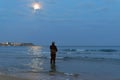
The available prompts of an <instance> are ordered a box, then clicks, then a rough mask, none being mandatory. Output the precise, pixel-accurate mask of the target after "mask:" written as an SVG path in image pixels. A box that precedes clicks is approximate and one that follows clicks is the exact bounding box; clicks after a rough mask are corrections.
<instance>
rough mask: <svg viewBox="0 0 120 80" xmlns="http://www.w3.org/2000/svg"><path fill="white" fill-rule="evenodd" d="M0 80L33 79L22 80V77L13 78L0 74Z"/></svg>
mask: <svg viewBox="0 0 120 80" xmlns="http://www.w3.org/2000/svg"><path fill="white" fill-rule="evenodd" d="M0 80H31V79H26V78H20V77H16V76H11V75H5V74H0Z"/></svg>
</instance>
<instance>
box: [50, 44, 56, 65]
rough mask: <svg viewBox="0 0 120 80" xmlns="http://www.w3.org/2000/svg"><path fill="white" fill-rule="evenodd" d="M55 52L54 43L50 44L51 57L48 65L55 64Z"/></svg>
mask: <svg viewBox="0 0 120 80" xmlns="http://www.w3.org/2000/svg"><path fill="white" fill-rule="evenodd" d="M56 52H57V47H56V45H55V42H52V44H51V45H50V55H51V59H50V63H51V64H55V60H56Z"/></svg>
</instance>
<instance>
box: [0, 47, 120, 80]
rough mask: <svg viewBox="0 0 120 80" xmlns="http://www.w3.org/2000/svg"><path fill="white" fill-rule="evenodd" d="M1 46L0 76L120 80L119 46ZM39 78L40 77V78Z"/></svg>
mask: <svg viewBox="0 0 120 80" xmlns="http://www.w3.org/2000/svg"><path fill="white" fill-rule="evenodd" d="M57 47H58V52H57V56H56V64H54V65H53V64H52V65H51V64H50V50H49V46H21V47H20V46H1V47H0V74H5V75H13V76H17V77H23V78H29V79H32V80H120V46H57ZM41 76H42V77H41Z"/></svg>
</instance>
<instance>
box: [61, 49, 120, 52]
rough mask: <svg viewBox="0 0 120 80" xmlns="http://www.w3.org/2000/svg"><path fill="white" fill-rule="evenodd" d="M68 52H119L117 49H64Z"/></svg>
mask: <svg viewBox="0 0 120 80" xmlns="http://www.w3.org/2000/svg"><path fill="white" fill-rule="evenodd" d="M63 51H66V52H117V51H118V50H116V49H63Z"/></svg>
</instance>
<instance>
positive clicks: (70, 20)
mask: <svg viewBox="0 0 120 80" xmlns="http://www.w3.org/2000/svg"><path fill="white" fill-rule="evenodd" d="M33 3H38V4H39V6H40V8H38V9H37V8H34V7H33ZM119 35H120V0H0V42H7V41H9V42H32V43H35V44H39V45H49V44H50V43H51V41H55V42H56V44H57V45H79V46H80V45H97V46H98V45H103V46H105V45H106V46H109V45H117V46H118V45H120V36H119Z"/></svg>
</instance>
